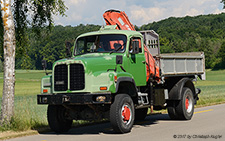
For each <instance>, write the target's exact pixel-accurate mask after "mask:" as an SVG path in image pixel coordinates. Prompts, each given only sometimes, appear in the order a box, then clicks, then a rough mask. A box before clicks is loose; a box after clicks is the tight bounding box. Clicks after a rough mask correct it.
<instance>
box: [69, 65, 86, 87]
mask: <svg viewBox="0 0 225 141" xmlns="http://www.w3.org/2000/svg"><path fill="white" fill-rule="evenodd" d="M84 80H85V79H84V67H83V65H81V64H71V65H70V90H83V89H84V86H85V81H84Z"/></svg>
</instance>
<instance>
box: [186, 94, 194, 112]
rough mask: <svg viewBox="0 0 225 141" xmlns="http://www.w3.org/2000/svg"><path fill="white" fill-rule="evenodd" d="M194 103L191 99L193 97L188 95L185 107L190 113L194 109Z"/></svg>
mask: <svg viewBox="0 0 225 141" xmlns="http://www.w3.org/2000/svg"><path fill="white" fill-rule="evenodd" d="M192 105H193V102H192V100H191V97H190V96H187V97H186V99H185V108H186V110H187V112H188V113H190V112H191V111H192V108H193V107H192Z"/></svg>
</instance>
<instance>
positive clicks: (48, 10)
mask: <svg viewBox="0 0 225 141" xmlns="http://www.w3.org/2000/svg"><path fill="white" fill-rule="evenodd" d="M65 10H66V7H65V5H64V2H63V1H62V0H14V1H13V3H11V0H1V12H2V13H1V17H2V23H3V24H0V26H3V28H4V39H3V40H4V41H3V42H4V44H3V49H4V84H3V95H2V106H1V108H2V111H1V122H2V123H6V124H9V123H10V120H11V118H12V116H13V112H14V89H15V52H16V45H17V46H18V48H19V49H22V51H24V50H25V51H26V49H25V47H26V46H24V45H26V44H27V41H28V38H27V34H26V31H27V29H28V26H32V27H33V29H34V31H35V33H37V34H39V31H40V29H41V28H44V27H48V29H50V28H51V27H52V23H53V18H52V15H53V14H60V15H64V12H65ZM12 11H13V13H14V15H12ZM29 14H30V15H29ZM31 14H32V15H31ZM0 28H2V27H0ZM15 31H16V32H15ZM2 35H3V34H2ZM16 39H17V42H16ZM22 53H27V52H21V54H22ZM25 60H26V59H25Z"/></svg>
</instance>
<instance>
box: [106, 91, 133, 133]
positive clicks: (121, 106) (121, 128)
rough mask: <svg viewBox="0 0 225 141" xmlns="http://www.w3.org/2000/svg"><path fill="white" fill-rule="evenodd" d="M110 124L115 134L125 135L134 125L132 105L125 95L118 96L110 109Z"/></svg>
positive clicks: (128, 97)
mask: <svg viewBox="0 0 225 141" xmlns="http://www.w3.org/2000/svg"><path fill="white" fill-rule="evenodd" d="M110 123H111V125H112V128H113V130H114V131H115V132H118V133H127V132H130V130H131V129H132V127H133V123H134V104H133V101H132V99H131V98H130V96H129V95H127V94H118V95H116V96H115V100H114V102H113V104H112V105H111V107H110Z"/></svg>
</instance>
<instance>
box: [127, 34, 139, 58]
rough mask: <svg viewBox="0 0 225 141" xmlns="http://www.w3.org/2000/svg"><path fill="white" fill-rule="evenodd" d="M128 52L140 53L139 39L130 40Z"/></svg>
mask: <svg viewBox="0 0 225 141" xmlns="http://www.w3.org/2000/svg"><path fill="white" fill-rule="evenodd" d="M129 52H130V53H134V54H137V53H141V52H142V48H141V38H138V37H133V38H131V39H130V45H129Z"/></svg>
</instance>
